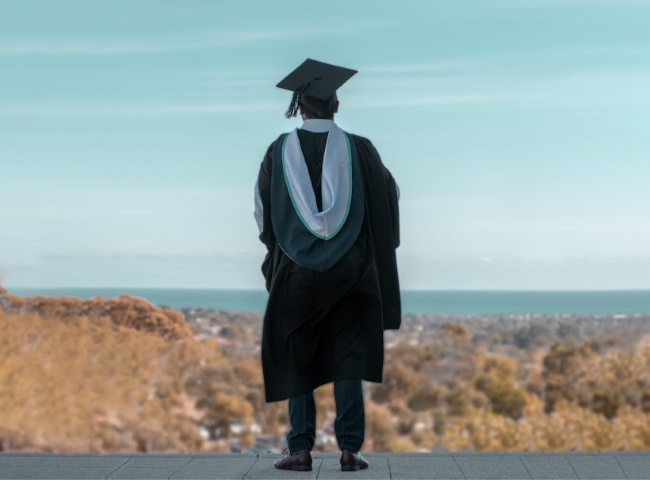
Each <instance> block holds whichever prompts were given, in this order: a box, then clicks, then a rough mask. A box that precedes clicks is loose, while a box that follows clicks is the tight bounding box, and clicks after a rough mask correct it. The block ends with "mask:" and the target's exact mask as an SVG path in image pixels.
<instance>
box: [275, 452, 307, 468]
mask: <svg viewBox="0 0 650 480" xmlns="http://www.w3.org/2000/svg"><path fill="white" fill-rule="evenodd" d="M282 453H283V454H285V455H284V457H282V458H279V459H278V460H276V461H275V463H274V466H275V468H279V469H280V470H298V471H299V472H306V471H309V470H311V453H309V450H299V451H297V452H289V450H288V449H286V448H285V449H284V452H282Z"/></svg>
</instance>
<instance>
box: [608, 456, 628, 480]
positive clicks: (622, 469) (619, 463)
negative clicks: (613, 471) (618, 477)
mask: <svg viewBox="0 0 650 480" xmlns="http://www.w3.org/2000/svg"><path fill="white" fill-rule="evenodd" d="M612 457H614V460H616V463H618V466H619V467H621V471H622V472H623V475H625V478H627V479H628V480H629V479H630V477H628V476H627V472H626V471H625V469H624V468H623V465H621V462H619V461H618V458H616V455H612Z"/></svg>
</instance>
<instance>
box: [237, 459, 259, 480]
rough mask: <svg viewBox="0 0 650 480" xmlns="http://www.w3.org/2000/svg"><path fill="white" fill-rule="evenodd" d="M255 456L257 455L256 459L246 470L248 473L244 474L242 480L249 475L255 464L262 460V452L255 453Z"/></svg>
mask: <svg viewBox="0 0 650 480" xmlns="http://www.w3.org/2000/svg"><path fill="white" fill-rule="evenodd" d="M255 457H256V460H255V461H254V462H253V463H252V464H251V466H250V467H248V470H246V473H244V475H243V476H242V477H241V478H242V480H244V479H245V478H246V475H248V474H249V473H250V471H251V470H252V469H253V467H254V466H255V465H257V462H259V461H260V454H259V453H257V454H255Z"/></svg>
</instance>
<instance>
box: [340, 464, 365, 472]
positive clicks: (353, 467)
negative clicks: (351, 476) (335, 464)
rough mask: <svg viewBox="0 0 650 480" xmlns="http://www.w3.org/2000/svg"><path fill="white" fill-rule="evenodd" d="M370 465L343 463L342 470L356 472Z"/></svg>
mask: <svg viewBox="0 0 650 480" xmlns="http://www.w3.org/2000/svg"><path fill="white" fill-rule="evenodd" d="M366 468H368V467H362V466H361V465H341V471H343V472H356V471H357V470H365V469H366Z"/></svg>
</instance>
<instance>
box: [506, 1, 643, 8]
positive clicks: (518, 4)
mask: <svg viewBox="0 0 650 480" xmlns="http://www.w3.org/2000/svg"><path fill="white" fill-rule="evenodd" d="M496 5H497V6H501V7H515V8H539V7H554V8H556V7H557V8H562V7H577V6H579V7H598V6H609V7H622V6H626V5H627V6H629V5H637V6H647V7H650V2H648V0H501V1H499V2H497V4H496Z"/></svg>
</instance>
